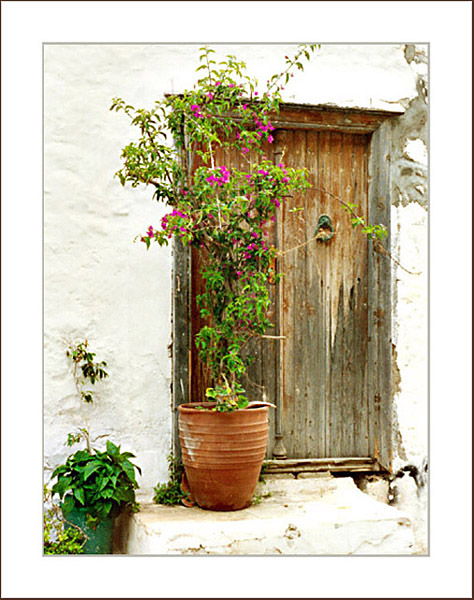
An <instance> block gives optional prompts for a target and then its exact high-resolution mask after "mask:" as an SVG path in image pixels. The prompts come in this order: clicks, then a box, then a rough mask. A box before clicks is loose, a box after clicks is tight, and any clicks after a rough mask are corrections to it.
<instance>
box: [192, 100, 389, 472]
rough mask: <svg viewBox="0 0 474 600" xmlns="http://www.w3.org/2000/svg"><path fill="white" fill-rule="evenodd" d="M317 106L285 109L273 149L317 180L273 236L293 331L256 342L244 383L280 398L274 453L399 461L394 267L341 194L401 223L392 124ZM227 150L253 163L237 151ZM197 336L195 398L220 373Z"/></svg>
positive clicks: (370, 465)
mask: <svg viewBox="0 0 474 600" xmlns="http://www.w3.org/2000/svg"><path fill="white" fill-rule="evenodd" d="M292 114H293V113H290V116H291V115H292ZM307 115H308V113H307V112H304V111H300V112H298V114H297V118H294V115H293V120H291V119H288V121H287V122H285V119H284V113H283V116H280V122H279V123H278V121H275V124H276V125H277V129H276V131H275V132H274V133H275V135H274V137H275V142H274V143H273V144H272V145H271V146H269V147H268V148H267V156H268V157H269V158H270V157H272V158H273V160H275V161H276V162H283V163H284V164H285V165H287V166H298V167H301V166H304V167H307V168H308V170H309V172H310V181H311V189H309V190H307V191H306V192H304V193H301V194H299V195H295V196H294V197H292V198H289V199H288V200H287V201H286V202H285V203H284V204H283V205H282V207H281V209H280V210H279V212H278V215H277V223H276V227H275V229H274V231H272V235H273V239H274V242H275V244H276V245H277V248H278V250H279V252H280V254H279V258H278V262H279V264H278V269H279V271H280V272H283V273H284V277H283V278H282V280H281V282H280V283H279V285H278V287H274V288H272V290H271V295H272V298H273V301H274V302H273V308H272V319H273V322H274V324H275V329H273V330H272V331H270V332H269V333H272V334H273V335H280V336H282V338H283V339H282V340H268V339H264V340H260V341H258V342H255V343H254V345H253V347H252V348H250V351H251V352H252V353H253V354H254V355H255V356H256V360H255V361H254V363H253V365H252V366H251V368H250V370H249V373H248V378H247V379H246V381H244V382H243V383H244V387H245V388H246V390H247V394H248V395H249V397H250V398H251V399H252V400H257V399H262V398H264V399H267V400H269V401H271V402H274V403H276V404H277V406H278V408H277V410H276V411H274V412H273V413H272V418H271V423H270V441H269V447H268V454H267V457H268V458H272V457H274V456H275V455H276V456H278V457H280V458H282V457H283V456H284V457H285V458H286V460H287V461H289V462H291V460H292V459H293V461H295V460H296V461H298V460H299V461H300V462H301V464H303V465H304V464H311V462H312V461H313V465H314V464H316V463H317V462H318V460H319V463H320V465H321V468H327V466H325V465H327V464H332V465H333V466H334V465H336V466H335V467H334V468H335V470H351V466H350V465H351V460H352V463H353V465H354V469H363V470H374V469H376V468H380V467H381V466H383V467H387V468H390V465H389V463H390V456H391V445H390V441H391V436H390V394H391V391H390V389H389V388H390V350H391V346H390V341H391V340H390V319H389V302H390V299H389V295H390V285H389V278H390V269H389V265H388V260H387V259H385V260H381V257H380V256H378V255H377V256H375V255H374V251H373V248H372V246H371V243H369V242H368V241H367V238H366V237H365V236H364V234H363V233H362V232H361V230H360V228H356V229H354V228H353V227H352V225H351V219H350V215H349V214H348V213H347V211H346V210H345V209H344V208H343V205H342V204H341V202H340V201H339V199H342V200H343V201H345V202H351V203H352V204H356V205H358V208H357V212H358V213H359V214H360V215H363V216H364V217H366V218H367V217H368V219H369V221H372V222H373V219H374V218H376V219H379V220H378V221H376V222H384V223H385V224H386V225H387V226H389V222H388V220H389V210H390V199H389V183H388V182H389V179H388V178H389V169H388V161H389V151H388V148H389V133H388V132H389V130H388V129H387V128H385V127H384V126H383V125H382V126H380V124H381V123H382V122H383V120H384V117H385V118H386V115H381V114H374V113H372V114H369V115H364V114H363V113H360V114H356V115H355V116H354V115H352V116H350V117H348V116H347V113H343V112H337V111H336V113H335V116H334V113H332V112H326V113H324V111H323V112H322V113H321V112H318V111H313V112H312V113H311V114H310V117H308V116H307ZM219 158H220V159H222V161H225V163H224V162H223V163H222V164H227V165H228V164H234V165H235V166H237V167H239V166H240V167H241V166H242V165H241V164H240V162H239V161H240V160H241V159H240V158H239V157H238V156H237V154H227V155H224V156H222V157H219ZM381 194H383V197H382V196H381ZM322 215H327V216H329V217H330V219H331V222H332V225H333V227H334V236H333V237H332V239H330V240H329V241H325V242H324V241H316V240H314V239H313V238H314V235H315V229H316V226H317V224H318V221H319V219H320V217H321V216H322ZM190 263H191V266H190V273H191V275H190V288H191V289H190V292H191V293H190V298H189V302H190V304H189V311H190V312H189V316H190V336H189V339H190V340H191V339H192V338H193V337H194V334H195V333H196V332H197V331H198V330H199V328H200V327H201V325H202V323H201V321H200V317H199V313H198V311H197V310H196V309H195V296H196V294H199V293H200V289H201V285H202V282H201V278H200V274H199V270H200V263H199V257H198V255H197V253H196V254H195V253H194V252H193V253H192V254H191V257H190ZM189 343H190V347H189V353H190V365H189V368H190V372H189V384H190V385H189V389H190V390H192V392H191V395H189V396H188V397H187V398H186V397H185V396H183V399H189V400H191V399H193V400H195V399H197V398H202V397H203V394H204V391H205V388H206V387H207V385H208V378H207V374H206V373H205V371H204V370H203V368H202V366H201V364H200V361H199V359H198V356H197V352H196V349H195V347H194V343H192V342H191V341H190V342H189ZM326 459H327V460H326ZM346 459H347V460H346ZM338 461H340V465H342V466H341V467H340V468H338V467H337V465H338ZM277 462H281V461H277ZM302 468H303V469H304V466H303V467H302ZM311 470H314V469H311ZM316 470H317V469H316Z"/></svg>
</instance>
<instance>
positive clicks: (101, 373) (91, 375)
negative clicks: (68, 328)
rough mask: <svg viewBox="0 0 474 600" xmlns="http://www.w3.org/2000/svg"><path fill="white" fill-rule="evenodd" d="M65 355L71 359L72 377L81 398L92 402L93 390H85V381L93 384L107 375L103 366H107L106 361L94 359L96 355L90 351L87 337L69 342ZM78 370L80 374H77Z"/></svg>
mask: <svg viewBox="0 0 474 600" xmlns="http://www.w3.org/2000/svg"><path fill="white" fill-rule="evenodd" d="M66 356H68V357H69V358H70V359H71V360H72V361H73V364H74V378H75V380H76V386H77V388H78V391H79V393H80V394H81V398H82V400H84V402H93V400H94V397H93V392H92V391H91V390H86V389H85V388H84V386H85V385H86V381H89V382H90V384H91V385H94V384H95V383H96V381H99V380H101V379H105V378H106V377H108V376H109V374H108V373H107V371H106V370H105V368H104V367H106V366H107V363H106V361H105V360H102V361H95V356H96V355H95V353H94V352H91V351H90V349H89V342H88V341H87V339H85V340H84V341H83V342H78V343H73V344H70V345H69V347H68V349H67V351H66ZM79 371H80V373H81V374H79Z"/></svg>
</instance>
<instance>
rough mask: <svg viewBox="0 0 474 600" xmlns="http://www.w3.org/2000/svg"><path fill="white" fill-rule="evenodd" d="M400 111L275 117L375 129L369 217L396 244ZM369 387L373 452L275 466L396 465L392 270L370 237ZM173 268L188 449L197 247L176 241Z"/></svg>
mask: <svg viewBox="0 0 474 600" xmlns="http://www.w3.org/2000/svg"><path fill="white" fill-rule="evenodd" d="M400 114H402V113H400V112H391V111H382V110H361V109H348V108H344V109H343V108H334V107H328V106H311V105H303V104H284V105H281V108H280V112H279V114H278V115H277V116H275V117H274V118H272V124H273V125H274V127H275V128H276V129H279V128H280V129H283V128H285V129H288V128H291V129H317V130H322V131H341V132H348V133H365V134H371V139H370V150H369V162H368V165H369V190H368V206H369V214H368V221H369V222H370V223H383V224H384V225H385V226H386V227H387V230H388V238H387V240H386V244H387V246H388V247H390V209H391V204H392V202H391V188H390V155H391V141H392V140H391V130H392V124H391V121H392V119H393V118H394V117H397V116H399V115H400ZM369 245H370V246H369V269H368V272H369V282H368V287H369V317H370V318H369V332H368V337H369V357H368V377H369V390H370V393H371V394H373V400H374V402H373V406H374V410H375V413H374V421H373V422H374V430H373V431H372V432H370V440H369V447H370V451H371V452H370V454H371V458H369V459H367V457H351V458H348V459H339V458H328V459H306V460H297V459H291V460H275V461H270V464H269V466H268V471H270V472H271V471H286V472H288V471H290V472H294V473H297V472H301V471H327V470H329V471H380V470H384V471H391V465H392V418H391V413H392V392H391V347H392V346H391V342H392V340H391V331H392V324H391V269H390V261H389V260H388V258H387V257H386V256H382V255H381V254H380V253H377V252H375V250H374V248H372V242H369ZM172 254H173V262H172V264H173V267H172V270H173V273H172V411H173V429H172V443H173V449H174V452H175V455H176V456H179V455H180V448H179V438H178V426H177V421H178V419H177V411H178V409H177V407H178V406H179V405H180V404H183V403H185V402H190V400H191V391H190V387H191V344H192V339H191V308H192V307H191V251H190V249H189V248H188V247H184V246H182V244H177V243H174V245H173V250H172Z"/></svg>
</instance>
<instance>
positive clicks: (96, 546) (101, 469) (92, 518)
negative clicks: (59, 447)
mask: <svg viewBox="0 0 474 600" xmlns="http://www.w3.org/2000/svg"><path fill="white" fill-rule="evenodd" d="M80 439H85V441H86V448H85V449H83V450H78V451H77V452H75V453H74V454H71V455H70V456H69V457H68V458H67V459H66V461H65V463H64V464H62V465H59V466H58V467H56V468H55V469H54V471H53V473H52V476H51V477H52V478H56V479H57V481H56V483H54V485H53V486H52V489H51V491H52V494H53V495H54V494H57V495H58V496H59V498H60V500H61V503H60V507H61V510H62V513H63V516H64V519H65V521H66V524H67V526H70V527H71V526H72V527H75V528H76V529H77V528H79V529H80V530H81V531H82V532H83V533H84V534H85V535H86V536H87V541H86V542H85V544H84V545H83V548H82V551H83V553H85V554H110V553H111V552H112V535H113V527H114V521H115V519H116V517H118V516H119V515H120V514H121V513H123V512H125V511H129V512H136V511H137V510H138V508H139V505H138V503H137V502H136V499H135V490H136V489H137V488H138V484H137V482H136V479H135V469H137V471H138V472H139V473H141V471H140V468H139V467H137V466H136V465H134V464H132V463H131V462H130V458H134V455H133V454H131V453H130V452H121V451H120V446H116V445H115V444H113V443H112V442H111V441H109V440H107V443H106V449H105V450H103V451H99V450H96V449H92V448H91V446H90V438H89V432H88V431H87V430H86V429H81V430H80V432H79V434H76V435H73V434H69V436H68V442H67V443H68V445H72V444H74V443H75V442H77V441H79V440H80Z"/></svg>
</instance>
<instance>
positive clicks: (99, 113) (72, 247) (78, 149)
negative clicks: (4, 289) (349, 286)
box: [44, 44, 427, 499]
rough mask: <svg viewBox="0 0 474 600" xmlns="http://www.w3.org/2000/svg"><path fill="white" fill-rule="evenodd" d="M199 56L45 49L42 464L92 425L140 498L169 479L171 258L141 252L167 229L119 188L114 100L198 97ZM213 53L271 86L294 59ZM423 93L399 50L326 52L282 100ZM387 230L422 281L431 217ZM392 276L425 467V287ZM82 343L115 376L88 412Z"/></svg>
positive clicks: (122, 135)
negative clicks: (74, 354) (82, 395)
mask: <svg viewBox="0 0 474 600" xmlns="http://www.w3.org/2000/svg"><path fill="white" fill-rule="evenodd" d="M198 48H199V46H195V45H142V44H138V45H120V44H112V45H104V44H102V45H101V44H91V45H81V44H79V45H73V44H71V45H46V46H45V51H44V422H45V428H44V455H45V456H44V458H45V464H46V465H47V466H48V467H53V466H54V465H55V464H57V463H58V462H59V461H61V460H63V459H64V458H65V456H66V455H67V454H68V453H69V452H70V449H69V448H67V447H66V446H64V441H65V439H66V436H67V433H68V432H69V431H72V430H73V429H74V428H75V427H78V426H82V425H83V424H84V423H85V422H86V421H88V423H89V425H90V428H91V430H92V432H93V435H94V434H95V435H100V434H102V433H109V434H110V436H111V439H113V440H114V441H116V442H117V443H120V444H122V446H123V447H124V448H126V449H127V450H130V451H133V452H135V453H136V454H137V463H138V464H139V465H140V466H141V467H142V469H143V472H144V473H143V478H142V479H141V492H142V495H143V497H144V498H146V499H150V497H151V494H152V487H153V486H154V485H155V484H156V483H157V481H164V480H166V479H167V464H166V456H167V454H168V452H169V449H170V430H171V412H170V402H171V398H170V381H171V365H170V359H169V355H168V349H167V347H168V345H169V343H170V332H171V326H170V306H171V298H170V296H171V285H170V281H171V280H170V273H171V255H170V250H169V249H166V248H161V249H159V248H158V247H156V248H152V249H151V250H150V251H148V252H146V250H145V247H144V245H143V244H139V243H137V244H134V243H133V238H134V237H135V236H136V235H137V234H139V233H141V232H143V231H144V230H145V229H146V228H147V227H148V225H150V224H156V223H158V222H159V218H160V216H161V215H162V214H163V209H162V208H161V207H160V206H159V205H157V204H156V203H154V202H152V200H151V192H149V191H147V190H141V189H131V188H122V187H121V186H120V184H119V182H118V180H117V179H114V178H113V174H114V172H115V171H116V170H118V169H119V168H120V159H119V156H120V151H121V148H122V147H123V146H124V145H125V144H126V143H127V142H128V141H129V140H131V139H133V138H134V135H135V134H134V132H133V131H132V128H131V127H130V126H129V124H128V122H127V119H126V117H125V116H124V115H122V114H116V113H113V112H109V110H108V109H109V106H110V101H111V99H112V97H114V96H121V97H122V98H124V99H125V100H126V101H127V102H128V103H130V104H133V105H135V106H138V107H148V106H151V105H152V103H153V102H154V100H155V99H156V98H159V97H161V96H162V95H163V93H166V92H180V91H182V90H183V89H185V88H189V87H191V86H192V85H193V82H194V81H195V73H194V70H195V68H196V67H197V66H198V54H199V53H198ZM215 48H216V50H218V56H222V57H224V56H225V55H226V54H229V53H232V54H236V55H237V56H238V57H239V58H241V59H242V60H245V61H246V62H247V64H248V66H249V73H250V74H254V75H256V76H257V78H258V79H259V80H260V81H261V82H263V83H264V82H265V81H266V79H267V78H268V76H269V75H271V74H273V73H274V72H278V71H279V70H280V69H281V68H282V67H283V66H284V60H283V57H284V56H285V55H286V54H290V53H291V52H294V46H288V45H285V46H280V45H239V46H215ZM416 93H417V91H416V69H415V68H414V64H412V65H411V66H410V65H409V64H408V63H407V61H406V59H405V56H404V52H403V46H402V45H368V44H367V45H351V46H347V45H346V46H345V45H327V46H323V47H322V48H321V50H320V51H318V53H317V54H316V55H315V57H314V58H313V60H312V63H311V64H310V65H309V66H307V67H306V68H305V72H304V73H303V74H301V73H296V74H295V77H294V78H293V79H292V80H291V81H290V83H289V84H288V89H287V90H285V91H284V99H285V100H287V101H290V102H301V103H311V104H332V105H338V106H348V107H354V106H358V107H365V108H384V109H389V110H390V108H393V109H394V110H397V109H400V107H401V106H407V104H408V102H409V101H410V99H411V98H413V97H415V96H416ZM412 150H413V147H412ZM409 151H410V149H409ZM415 151H416V147H415ZM393 218H394V221H395V223H396V232H397V233H396V235H395V236H394V242H395V246H394V248H393V250H394V251H395V255H397V256H398V254H399V249H398V247H397V245H398V244H399V245H400V249H402V247H403V249H402V250H401V251H402V252H403V256H401V257H400V258H401V262H402V263H404V264H405V263H406V264H407V265H408V268H410V267H413V268H415V269H417V270H418V269H423V270H424V269H425V266H426V253H425V250H426V239H425V236H426V211H425V209H424V208H422V207H421V206H419V205H416V206H414V205H413V206H412V205H410V204H408V205H406V206H402V205H400V206H398V207H397V208H396V209H394V215H393ZM398 226H400V227H398ZM425 273H426V271H425ZM399 275H400V276H399ZM396 277H397V279H399V280H400V281H399V282H398V287H399V289H398V291H397V293H396V294H395V295H394V297H395V298H396V300H397V306H396V309H395V313H394V314H395V317H396V319H397V326H396V330H395V331H396V344H397V346H398V348H399V368H400V371H401V379H402V385H401V391H400V393H399V394H398V396H397V404H396V409H397V412H398V418H399V421H400V424H401V427H402V429H403V439H404V447H405V450H406V451H407V452H409V453H413V456H415V457H421V456H425V455H426V373H425V372H424V371H423V368H422V367H423V365H424V364H425V363H424V362H423V361H424V360H426V302H427V296H426V279H425V278H424V277H425V276H422V277H420V278H418V279H417V280H416V281H415V280H414V279H410V278H406V277H405V276H404V274H403V273H400V274H399V273H398V272H397V275H396ZM414 331H416V332H417V335H416V336H415V335H413V332H414ZM84 337H87V338H88V339H89V341H90V345H91V349H92V350H93V351H95V352H97V357H98V358H99V359H105V360H107V361H108V363H109V369H108V370H109V373H110V378H109V379H108V380H106V381H105V382H104V383H102V384H101V385H100V386H96V387H97V390H98V391H97V394H96V401H95V402H94V405H93V406H90V405H84V404H81V402H80V401H79V399H78V398H77V396H76V395H75V387H74V383H73V379H72V376H71V369H70V367H69V365H68V362H67V359H66V356H65V350H66V346H67V340H68V339H75V340H78V339H81V338H82V339H83V338H84ZM420 365H421V366H420ZM418 367H419V369H418ZM423 382H424V383H423Z"/></svg>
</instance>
